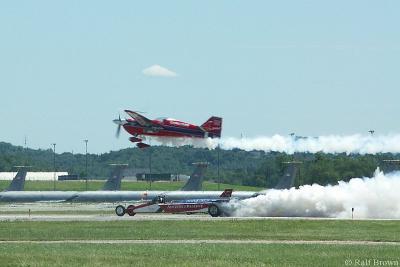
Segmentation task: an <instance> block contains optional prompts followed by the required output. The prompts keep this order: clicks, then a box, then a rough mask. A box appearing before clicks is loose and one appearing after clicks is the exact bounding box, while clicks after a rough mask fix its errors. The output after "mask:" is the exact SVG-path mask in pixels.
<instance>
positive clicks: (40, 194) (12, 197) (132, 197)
mask: <svg viewBox="0 0 400 267" xmlns="http://www.w3.org/2000/svg"><path fill="white" fill-rule="evenodd" d="M121 167H122V166H117V168H116V170H115V171H114V172H113V173H112V175H111V177H110V178H109V180H108V181H107V182H106V184H105V186H104V187H103V190H99V191H81V192H80V191H5V192H0V202H36V201H42V202H123V201H146V200H149V199H154V198H155V197H157V196H159V195H161V194H165V193H166V191H117V190H118V188H117V187H112V186H111V185H113V184H114V185H116V184H119V185H120V179H121V178H122V176H121V175H122V174H121V170H122V169H121ZM206 167H207V164H204V163H200V164H196V168H195V170H194V171H193V174H192V175H191V177H190V179H189V180H188V181H187V182H186V184H185V185H184V186H183V188H182V190H192V191H168V195H169V194H171V197H174V198H176V199H186V198H188V195H191V196H192V195H196V194H197V195H199V196H201V197H203V196H205V197H208V196H215V195H217V194H221V192H220V191H216V192H215V191H208V192H207V191H195V190H201V181H202V180H203V176H204V171H205V170H204V169H205V168H206ZM116 173H117V174H116ZM115 180H117V181H115ZM109 185H110V186H109Z"/></svg>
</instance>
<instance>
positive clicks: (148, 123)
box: [125, 110, 156, 127]
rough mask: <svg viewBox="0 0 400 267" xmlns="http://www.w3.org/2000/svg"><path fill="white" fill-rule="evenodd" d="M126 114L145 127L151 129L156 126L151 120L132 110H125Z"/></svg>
mask: <svg viewBox="0 0 400 267" xmlns="http://www.w3.org/2000/svg"><path fill="white" fill-rule="evenodd" d="M125 112H126V113H127V114H128V115H129V116H131V117H132V118H133V119H135V120H136V121H137V122H138V123H139V124H140V125H141V126H144V127H151V126H156V125H155V124H154V123H153V122H152V121H151V120H149V119H148V118H146V117H145V116H143V115H140V114H139V113H137V112H134V111H131V110H125Z"/></svg>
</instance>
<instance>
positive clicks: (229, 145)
mask: <svg viewBox="0 0 400 267" xmlns="http://www.w3.org/2000/svg"><path fill="white" fill-rule="evenodd" d="M156 141H158V142H160V143H162V144H163V145H172V146H183V145H192V146H194V147H204V148H209V149H215V148H216V147H217V146H218V145H220V147H221V148H222V149H226V150H228V149H233V148H239V149H242V150H246V151H251V150H262V151H266V152H269V151H276V152H285V153H288V154H293V153H295V152H310V153H316V152H324V153H347V154H376V153H400V135H399V134H392V135H360V134H354V135H347V136H345V135H327V136H319V137H300V138H299V137H292V136H282V135H273V136H270V137H255V138H231V137H227V138H221V139H211V138H207V139H198V138H159V139H156Z"/></svg>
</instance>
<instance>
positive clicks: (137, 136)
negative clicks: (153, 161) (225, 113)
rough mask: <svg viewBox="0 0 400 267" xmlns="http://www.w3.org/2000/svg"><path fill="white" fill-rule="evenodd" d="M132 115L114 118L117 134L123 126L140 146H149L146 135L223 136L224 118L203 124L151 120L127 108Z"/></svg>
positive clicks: (117, 134)
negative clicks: (124, 117)
mask: <svg viewBox="0 0 400 267" xmlns="http://www.w3.org/2000/svg"><path fill="white" fill-rule="evenodd" d="M125 112H126V113H127V114H128V115H129V116H130V117H131V118H129V119H126V120H121V118H120V117H119V118H118V119H115V120H113V122H114V123H115V124H117V125H118V128H117V133H116V136H117V137H118V136H119V134H120V131H121V126H122V127H124V129H125V130H126V131H127V132H128V133H129V134H131V135H133V136H132V137H130V138H129V140H130V141H131V142H133V143H136V146H137V147H139V148H146V147H149V145H148V144H145V143H143V142H142V141H143V140H144V138H145V137H146V136H150V137H154V136H156V137H167V138H179V137H187V138H207V137H211V138H219V137H221V130H222V118H220V117H214V116H213V117H211V118H209V119H208V120H207V121H206V122H205V123H203V124H202V125H201V126H197V125H194V124H190V123H187V122H183V121H179V120H176V119H171V118H157V119H154V120H150V119H148V118H146V117H144V116H143V115H141V114H139V113H138V112H135V111H131V110H125Z"/></svg>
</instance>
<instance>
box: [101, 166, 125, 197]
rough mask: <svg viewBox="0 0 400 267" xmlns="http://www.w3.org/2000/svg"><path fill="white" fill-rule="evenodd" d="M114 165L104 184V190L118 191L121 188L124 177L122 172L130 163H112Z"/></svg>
mask: <svg viewBox="0 0 400 267" xmlns="http://www.w3.org/2000/svg"><path fill="white" fill-rule="evenodd" d="M111 166H114V167H115V168H114V170H113V171H112V172H111V176H110V177H109V178H108V180H107V181H106V183H105V184H104V186H103V188H102V190H104V191H117V190H121V180H122V178H123V176H122V172H123V170H124V169H125V167H127V166H128V164H111Z"/></svg>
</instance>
